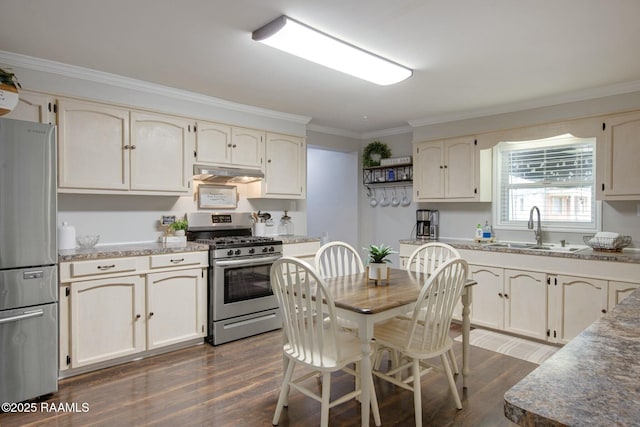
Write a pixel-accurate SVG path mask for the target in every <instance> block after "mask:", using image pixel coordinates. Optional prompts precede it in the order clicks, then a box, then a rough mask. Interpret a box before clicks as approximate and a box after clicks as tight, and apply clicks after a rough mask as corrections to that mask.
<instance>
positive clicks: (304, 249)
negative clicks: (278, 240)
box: [282, 240, 320, 268]
mask: <svg viewBox="0 0 640 427" xmlns="http://www.w3.org/2000/svg"><path fill="white" fill-rule="evenodd" d="M318 249H320V241H319V240H318V241H313V242H299V243H285V244H284V245H282V256H288V257H296V258H298V259H301V260H303V261H306V262H308V263H309V265H311V266H312V267H314V268H315V265H314V264H315V258H316V252H318Z"/></svg>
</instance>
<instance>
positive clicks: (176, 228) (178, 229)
mask: <svg viewBox="0 0 640 427" xmlns="http://www.w3.org/2000/svg"><path fill="white" fill-rule="evenodd" d="M188 225H189V223H188V222H187V220H186V219H184V218H183V219H176V220H175V221H174V222H172V223H171V225H170V226H169V230H171V231H172V232H173V234H174V235H176V236H184V234H185V231H186V230H187V226H188Z"/></svg>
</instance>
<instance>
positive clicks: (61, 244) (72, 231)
mask: <svg viewBox="0 0 640 427" xmlns="http://www.w3.org/2000/svg"><path fill="white" fill-rule="evenodd" d="M75 247H76V228H75V227H74V226H73V225H69V223H68V222H67V221H62V225H61V226H60V227H58V249H75Z"/></svg>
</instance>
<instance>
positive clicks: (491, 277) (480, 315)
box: [469, 264, 504, 329]
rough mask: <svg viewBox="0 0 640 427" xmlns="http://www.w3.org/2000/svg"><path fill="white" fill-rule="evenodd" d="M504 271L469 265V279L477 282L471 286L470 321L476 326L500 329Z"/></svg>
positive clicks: (502, 314) (502, 309) (502, 311)
mask: <svg viewBox="0 0 640 427" xmlns="http://www.w3.org/2000/svg"><path fill="white" fill-rule="evenodd" d="M503 276H504V270H503V269H502V268H497V267H486V266H484V265H474V264H470V265H469V278H470V279H473V280H475V281H476V282H477V284H476V285H475V286H473V289H472V292H473V303H472V310H471V321H472V322H473V323H474V324H475V325H478V326H486V327H489V328H495V329H502V328H503V325H504V307H503V306H504V298H502V297H500V298H499V297H498V296H499V295H504V293H503V289H502V287H503Z"/></svg>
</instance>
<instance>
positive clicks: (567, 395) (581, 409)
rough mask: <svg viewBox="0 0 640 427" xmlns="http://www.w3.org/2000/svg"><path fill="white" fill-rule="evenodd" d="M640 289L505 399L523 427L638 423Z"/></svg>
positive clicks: (511, 415)
mask: <svg viewBox="0 0 640 427" xmlns="http://www.w3.org/2000/svg"><path fill="white" fill-rule="evenodd" d="M639 314H640V289H639V290H636V291H634V292H633V293H631V294H630V295H629V296H627V298H625V299H624V300H623V301H622V302H621V303H620V304H618V305H617V306H616V307H615V308H614V309H613V310H611V311H610V312H609V313H608V314H606V315H605V316H604V317H602V318H600V319H599V320H597V321H596V322H595V323H593V324H592V325H591V326H589V327H588V328H587V329H585V330H584V331H583V332H582V333H580V334H579V335H578V336H577V337H575V338H574V339H573V340H571V341H570V342H569V343H568V344H566V345H565V346H564V347H563V348H562V349H560V350H559V351H558V352H556V353H555V354H554V355H553V356H551V357H550V358H549V359H547V361H546V362H544V363H543V364H542V365H540V366H539V367H538V368H537V369H536V370H534V371H533V372H531V373H530V374H529V375H528V376H527V377H525V378H524V379H523V380H522V381H520V382H519V383H517V384H516V385H515V386H514V387H513V388H511V389H510V390H509V391H507V393H506V394H505V396H504V399H505V406H504V411H505V416H506V417H507V418H509V419H510V420H511V421H513V422H515V423H517V424H520V425H523V426H534V425H535V426H566V425H568V426H587V425H589V426H613V425H617V426H631V425H638V423H639V420H640V386H639V385H638V379H639V378H640V363H639V362H640V356H639V355H640V315H639Z"/></svg>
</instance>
